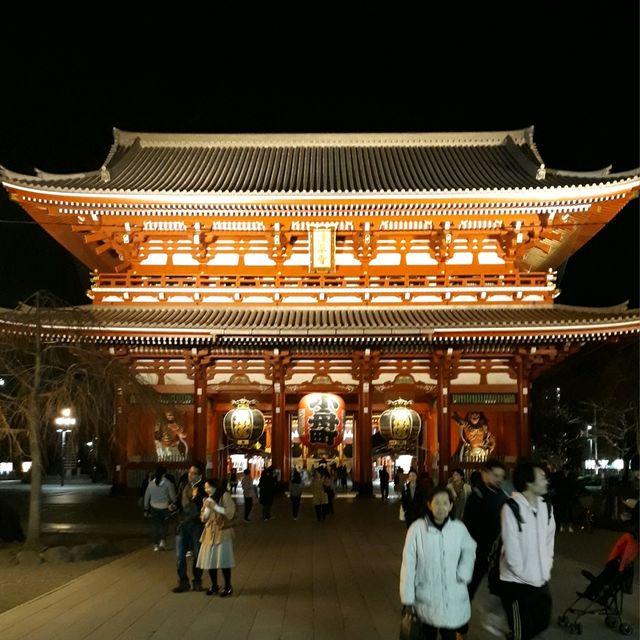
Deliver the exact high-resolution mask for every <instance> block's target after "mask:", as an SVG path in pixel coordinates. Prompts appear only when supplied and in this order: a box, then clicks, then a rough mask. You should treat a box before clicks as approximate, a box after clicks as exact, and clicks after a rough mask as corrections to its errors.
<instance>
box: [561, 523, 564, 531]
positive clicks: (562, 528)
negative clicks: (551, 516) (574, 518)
mask: <svg viewBox="0 0 640 640" xmlns="http://www.w3.org/2000/svg"><path fill="white" fill-rule="evenodd" d="M560 533H564V525H563V524H561V525H560Z"/></svg>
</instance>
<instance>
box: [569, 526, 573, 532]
mask: <svg viewBox="0 0 640 640" xmlns="http://www.w3.org/2000/svg"><path fill="white" fill-rule="evenodd" d="M569 533H573V527H572V526H571V525H569Z"/></svg>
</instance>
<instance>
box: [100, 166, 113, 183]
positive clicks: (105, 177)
mask: <svg viewBox="0 0 640 640" xmlns="http://www.w3.org/2000/svg"><path fill="white" fill-rule="evenodd" d="M100 179H101V180H102V182H109V181H110V180H111V174H110V173H109V169H107V167H105V166H104V165H102V166H101V167H100Z"/></svg>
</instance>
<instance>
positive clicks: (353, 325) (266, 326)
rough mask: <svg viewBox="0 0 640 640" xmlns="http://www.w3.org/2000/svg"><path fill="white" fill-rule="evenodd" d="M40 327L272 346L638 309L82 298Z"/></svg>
mask: <svg viewBox="0 0 640 640" xmlns="http://www.w3.org/2000/svg"><path fill="white" fill-rule="evenodd" d="M33 316H34V309H33V308H32V307H27V306H22V307H21V308H19V309H17V310H16V311H10V310H4V311H0V330H3V329H4V330H5V331H6V330H19V329H18V327H20V328H22V329H24V328H26V327H27V326H30V327H34V326H35V324H34V323H33V321H32V319H31V318H32V317H33ZM39 322H40V325H41V326H42V328H43V331H44V332H45V333H47V334H51V335H53V334H56V335H69V334H70V333H75V332H76V330H79V331H80V332H81V333H82V334H83V335H85V336H87V337H90V339H92V340H93V341H96V342H99V343H108V344H130V345H140V344H155V345H184V346H186V345H203V346H206V345H210V346H214V345H215V346H219V347H224V346H242V345H246V346H253V347H265V348H271V347H278V346H287V345H300V346H303V345H313V344H316V345H328V344H338V345H343V346H347V345H349V344H352V345H354V346H355V345H361V346H378V345H379V346H384V345H393V344H412V343H414V344H416V343H422V344H424V345H434V346H435V345H444V344H448V343H469V342H483V343H487V342H490V343H511V344H513V343H514V342H516V343H517V342H526V343H531V342H533V343H535V342H542V341H549V340H552V341H557V340H562V339H568V338H571V339H575V338H583V339H585V340H598V339H607V338H610V337H612V336H616V335H627V334H638V333H640V310H639V309H631V310H629V309H627V308H626V305H619V306H616V307H606V308H587V307H572V306H566V305H545V306H542V305H536V306H522V307H513V306H509V307H478V306H473V307H402V308H391V307H385V308H375V307H374V308H372V307H367V308H363V309H360V308H353V307H344V308H335V307H332V308H330V309H328V308H317V307H305V308H300V307H296V308H284V307H278V308H244V307H243V308H220V307H194V306H189V307H149V306H121V305H118V306H113V307H111V306H106V305H105V306H101V305H88V306H81V307H72V308H59V309H48V310H46V312H43V316H42V317H41V318H40V320H39Z"/></svg>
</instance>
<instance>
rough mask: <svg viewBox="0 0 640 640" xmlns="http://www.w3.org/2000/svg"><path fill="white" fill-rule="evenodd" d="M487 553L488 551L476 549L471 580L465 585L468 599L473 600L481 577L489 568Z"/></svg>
mask: <svg viewBox="0 0 640 640" xmlns="http://www.w3.org/2000/svg"><path fill="white" fill-rule="evenodd" d="M487 555H488V553H487V552H485V551H483V550H479V551H476V562H475V564H474V565H473V576H472V577H471V582H470V583H469V584H468V586H467V589H468V590H469V600H473V596H475V595H476V591H477V590H478V587H479V586H480V583H481V582H482V578H484V577H485V576H486V575H487V571H488V569H489V566H488V564H489V563H488V562H487Z"/></svg>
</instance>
